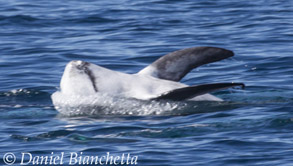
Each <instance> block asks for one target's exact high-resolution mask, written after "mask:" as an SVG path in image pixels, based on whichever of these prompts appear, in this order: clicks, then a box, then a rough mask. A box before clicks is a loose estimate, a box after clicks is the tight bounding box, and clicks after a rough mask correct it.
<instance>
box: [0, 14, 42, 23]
mask: <svg viewBox="0 0 293 166" xmlns="http://www.w3.org/2000/svg"><path fill="white" fill-rule="evenodd" d="M37 20H39V19H38V18H36V17H32V16H28V15H14V16H3V15H2V16H0V22H2V21H6V22H10V23H18V24H19V23H28V22H34V21H37Z"/></svg>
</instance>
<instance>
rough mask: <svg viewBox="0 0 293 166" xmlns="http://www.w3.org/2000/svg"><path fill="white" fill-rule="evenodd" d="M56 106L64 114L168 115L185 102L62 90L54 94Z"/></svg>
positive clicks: (185, 104) (183, 106) (180, 107)
mask: <svg viewBox="0 0 293 166" xmlns="http://www.w3.org/2000/svg"><path fill="white" fill-rule="evenodd" d="M52 101H53V104H54V105H55V108H56V109H57V110H58V111H59V112H60V113H61V114H63V115H68V116H75V115H167V114H171V113H172V112H173V111H175V110H176V111H178V110H182V109H184V108H185V107H186V106H187V103H184V102H167V101H166V102H156V101H143V100H136V99H129V98H122V97H117V96H110V95H107V94H101V93H97V94H95V95H89V96H73V95H71V96H69V95H64V94H62V93H61V92H55V93H54V94H53V95H52Z"/></svg>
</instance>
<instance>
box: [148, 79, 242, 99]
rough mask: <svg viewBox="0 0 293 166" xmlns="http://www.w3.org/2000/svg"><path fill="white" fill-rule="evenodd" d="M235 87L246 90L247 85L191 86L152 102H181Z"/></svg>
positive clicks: (176, 90) (168, 93)
mask: <svg viewBox="0 0 293 166" xmlns="http://www.w3.org/2000/svg"><path fill="white" fill-rule="evenodd" d="M235 86H241V88H242V89H244V87H245V85H244V84H243V83H215V84H203V85H196V86H189V87H185V88H180V89H175V90H172V91H169V92H166V93H164V94H162V95H160V96H159V97H156V98H153V99H152V100H173V101H181V100H187V99H191V98H194V97H196V96H200V95H203V94H206V93H209V92H214V91H217V90H222V89H227V88H231V87H235Z"/></svg>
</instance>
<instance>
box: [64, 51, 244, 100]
mask: <svg viewBox="0 0 293 166" xmlns="http://www.w3.org/2000/svg"><path fill="white" fill-rule="evenodd" d="M233 55H234V53H233V52H232V51H230V50H226V49H222V48H216V47H192V48H187V49H183V50H178V51H175V52H172V53H169V54H167V55H165V56H162V57H161V58H159V59H158V60H156V61H155V62H153V63H152V64H150V65H149V66H147V67H146V68H144V69H142V70H141V71H139V72H138V73H136V74H126V73H122V72H118V71H113V70H110V69H106V68H104V67H101V66H98V65H95V64H92V63H88V62H84V61H80V60H78V61H71V62H69V63H68V64H67V65H66V68H65V71H64V73H63V76H62V79H61V82H60V88H61V89H60V92H59V93H62V94H64V95H69V96H89V95H95V94H98V93H104V94H108V95H113V96H120V97H125V98H135V99H140V100H174V101H181V100H194V101H204V100H205V101H222V99H220V98H218V97H216V96H213V95H211V94H209V93H210V92H213V91H216V90H221V89H226V88H230V87H234V86H242V87H244V84H242V83H213V84H203V85H195V86H188V85H186V84H183V83H180V82H179V81H180V80H181V79H182V78H183V77H184V76H185V75H186V74H187V73H188V72H189V71H191V70H192V69H194V68H196V67H199V66H201V65H204V64H208V63H212V62H216V61H220V60H222V59H226V58H229V57H232V56H233Z"/></svg>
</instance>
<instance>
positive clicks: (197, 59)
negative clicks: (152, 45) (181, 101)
mask: <svg viewBox="0 0 293 166" xmlns="http://www.w3.org/2000/svg"><path fill="white" fill-rule="evenodd" d="M233 55H234V53H233V52H232V51H230V50H226V49H223V48H217V47H192V48H186V49H183V50H178V51H175V52H171V53H169V54H167V55H165V56H163V57H161V58H159V59H158V60H156V61H155V62H153V63H152V64H151V65H149V66H147V67H146V68H144V69H143V70H141V71H140V72H139V73H138V74H144V75H150V76H153V77H156V78H160V79H165V80H170V81H180V80H181V79H182V78H183V77H184V76H185V75H186V74H187V73H188V72H190V71H191V70H192V69H194V68H196V67H199V66H201V65H204V64H208V63H212V62H216V61H220V60H222V59H226V58H229V57H232V56H233Z"/></svg>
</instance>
